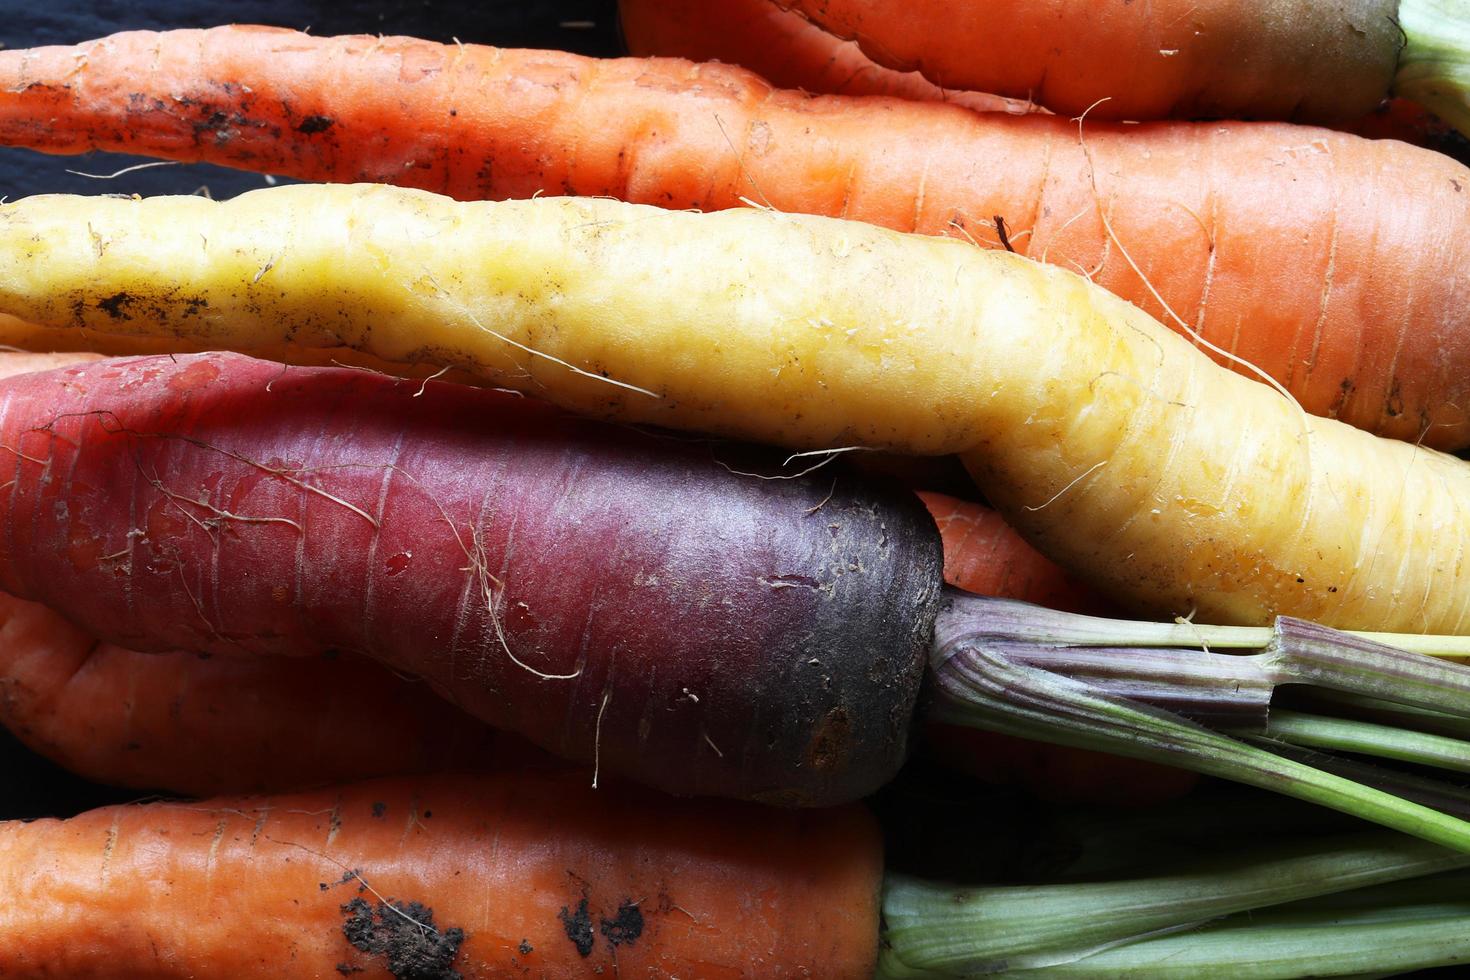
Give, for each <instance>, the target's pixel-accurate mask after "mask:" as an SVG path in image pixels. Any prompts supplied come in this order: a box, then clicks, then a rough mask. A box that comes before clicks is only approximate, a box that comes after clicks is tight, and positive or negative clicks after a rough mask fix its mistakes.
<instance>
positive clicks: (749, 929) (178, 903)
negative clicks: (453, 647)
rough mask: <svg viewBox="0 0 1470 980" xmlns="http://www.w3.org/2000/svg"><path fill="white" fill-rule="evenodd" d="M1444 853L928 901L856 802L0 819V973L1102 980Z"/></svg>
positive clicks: (1419, 872)
mask: <svg viewBox="0 0 1470 980" xmlns="http://www.w3.org/2000/svg"><path fill="white" fill-rule="evenodd" d="M1467 860H1470V859H1467V857H1466V856H1465V855H1464V854H1459V853H1455V852H1453V851H1447V850H1445V849H1444V848H1440V847H1436V846H1432V845H1428V844H1425V843H1423V842H1421V841H1415V840H1412V839H1410V838H1405V837H1402V836H1401V835H1394V834H1387V835H1386V834H1377V835H1348V836H1344V835H1335V836H1330V837H1327V838H1325V839H1321V840H1314V841H1312V842H1311V843H1310V844H1307V845H1296V846H1293V847H1290V848H1282V847H1280V846H1277V847H1275V848H1253V849H1251V850H1248V851H1245V852H1243V853H1235V854H1232V855H1231V856H1230V857H1229V859H1228V863H1226V862H1223V861H1220V860H1218V859H1217V860H1215V861H1212V862H1206V863H1203V864H1201V863H1196V864H1194V865H1191V866H1186V867H1182V868H1177V869H1170V871H1169V872H1168V873H1166V874H1161V875H1159V876H1157V877H1154V878H1143V879H1135V880H1124V881H1093V882H1086V883H1081V884H1073V885H1028V886H1019V887H1005V886H1000V887H995V886H988V887H987V886H977V885H975V884H961V885H940V884H936V883H934V882H929V881H924V880H917V879H913V878H909V877H907V876H905V875H903V874H899V873H893V872H889V871H885V869H884V868H883V865H882V855H881V852H880V847H879V840H878V833H877V828H876V827H875V825H874V823H873V821H872V819H871V818H870V817H868V816H867V815H866V814H864V813H863V812H862V811H861V810H860V809H857V808H841V809H829V810H824V811H818V812H812V811H806V812H794V811H787V812H770V811H763V810H756V809H754V808H751V807H749V806H736V805H731V804H730V803H728V802H721V803H719V804H714V803H708V802H706V803H697V802H690V801H680V800H673V799H667V798H658V799H655V798H652V797H648V796H643V795H640V794H633V793H626V792H608V791H602V792H598V793H595V794H594V793H593V792H592V791H591V790H589V789H588V787H587V786H586V784H585V782H583V781H581V780H580V779H573V778H567V777H547V776H540V777H530V776H526V775H514V776H510V775H506V776H501V777H497V778H487V777H462V776H461V777H454V776H449V777H421V778H417V779H400V780H394V781H378V782H373V783H366V784H360V785H356V786H349V787H344V788H338V789H330V790H325V791H319V792H315V793H309V794H297V795H293V796H279V797H264V798H261V797H253V798H251V797H247V798H243V799H240V798H224V799H213V800H208V801H205V802H201V803H191V804H177V803H157V804H150V805H145V806H136V805H135V806H117V807H109V808H105V809H101V810H95V811H92V812H89V813H85V814H82V815H81V816H78V817H75V818H72V819H70V820H66V821H58V820H38V821H34V822H30V823H14V822H12V823H6V824H0V887H3V888H4V889H5V894H6V895H7V896H8V901H6V902H5V903H4V905H3V906H0V973H3V974H4V975H5V976H6V977H14V978H18V980H33V978H40V977H54V976H65V977H68V978H79V980H80V978H92V977H117V976H128V977H144V976H146V977H150V978H159V980H166V978H186V977H200V976H211V977H212V976H220V977H232V978H241V980H249V978H257V977H270V978H275V977H280V976H283V975H288V976H291V977H309V978H329V977H335V976H354V975H359V974H360V975H361V976H363V977H364V978H373V980H376V978H386V977H389V976H392V977H394V978H395V980H480V978H488V977H509V976H536V977H554V978H563V977H568V978H569V977H582V976H597V975H602V976H629V977H631V976H639V977H645V976H646V977H676V976H683V977H701V978H703V977H708V978H711V980H726V978H728V980H734V978H738V977H775V978H790V977H833V978H848V977H852V978H857V977H869V976H874V975H877V976H881V977H912V976H970V975H974V974H976V973H980V972H989V971H991V970H993V969H994V967H995V965H996V964H1000V963H1010V962H1022V963H1026V962H1048V961H1061V962H1065V963H1068V964H1069V965H1071V966H1072V967H1073V969H1074V970H1076V969H1080V970H1081V971H1082V975H1085V976H1115V975H1116V973H1109V972H1104V971H1103V970H1093V971H1089V970H1088V967H1089V964H1088V963H1087V958H1088V957H1089V955H1090V954H1093V953H1095V952H1096V950H1098V949H1100V948H1101V949H1108V948H1111V947H1115V946H1118V945H1121V944H1123V943H1126V942H1128V941H1130V940H1135V939H1137V938H1138V937H1139V936H1146V935H1148V934H1150V933H1153V932H1167V931H1176V930H1178V929H1180V928H1183V927H1187V926H1189V925H1192V924H1194V923H1196V922H1198V921H1208V920H1211V919H1214V918H1217V917H1219V916H1222V915H1227V914H1229V913H1233V912H1243V911H1246V910H1251V909H1256V908H1259V907H1262V906H1270V905H1275V904H1279V903H1282V902H1288V901H1292V900H1296V899H1303V898H1308V897H1312V896H1320V895H1330V894H1333V893H1335V892H1339V891H1342V890H1345V889H1353V888H1360V887H1363V886H1365V885H1371V884H1375V883H1379V882H1392V881H1402V880H1406V879H1415V878H1418V877H1421V876H1424V875H1429V874H1435V873H1437V872H1444V871H1449V870H1453V869H1456V868H1461V867H1463V866H1464V865H1465V864H1466V862H1467ZM1443 924H1444V920H1443V919H1441V920H1440V921H1438V922H1428V923H1425V924H1424V925H1423V926H1422V927H1421V928H1419V929H1417V930H1414V934H1412V935H1411V936H1410V937H1405V939H1408V940H1409V941H1408V942H1404V943H1402V945H1404V946H1406V947H1407V949H1406V950H1405V951H1400V950H1399V949H1398V948H1393V949H1390V950H1383V951H1376V952H1377V955H1374V954H1375V950H1374V949H1373V948H1372V946H1371V945H1369V947H1368V948H1367V949H1366V950H1365V949H1360V948H1358V946H1359V944H1354V945H1353V948H1351V949H1350V950H1349V951H1348V952H1347V953H1346V954H1345V955H1344V956H1342V957H1338V958H1334V957H1331V956H1326V957H1324V956H1321V955H1320V953H1318V954H1317V955H1316V957H1315V958H1314V963H1315V964H1316V969H1317V970H1318V971H1319V972H1320V973H1322V974H1323V975H1329V974H1335V973H1338V972H1344V971H1343V970H1342V966H1343V965H1344V964H1351V965H1352V966H1355V967H1356V968H1357V969H1358V970H1359V971H1363V970H1366V971H1368V972H1391V971H1392V969H1393V968H1412V967H1415V966H1433V965H1437V964H1440V963H1448V962H1453V961H1455V960H1456V959H1458V958H1462V957H1463V956H1464V948H1465V946H1466V943H1465V941H1464V939H1463V936H1461V935H1460V933H1462V932H1463V930H1458V929H1449V930H1445V929H1444V925H1443ZM1445 933H1449V934H1451V935H1450V938H1448V939H1446V938H1445ZM1332 937H1333V934H1332V933H1331V932H1329V933H1328V934H1327V937H1326V938H1332ZM1336 938H1337V940H1338V941H1339V942H1341V941H1342V940H1343V939H1345V938H1347V937H1346V936H1345V935H1343V933H1342V930H1339V932H1338V935H1337V936H1336ZM1415 940H1417V941H1415ZM1237 942H1238V943H1239V940H1237ZM1267 945H1269V944H1267ZM1398 945H1400V944H1399V943H1395V944H1394V946H1395V947H1397V946H1398ZM1130 948H1131V947H1130ZM1263 952H1265V951H1264V950H1261V949H1258V948H1256V944H1252V943H1250V942H1249V941H1248V940H1247V941H1246V943H1245V945H1244V948H1240V947H1239V946H1237V949H1236V950H1234V951H1231V952H1224V953H1221V954H1219V955H1220V956H1221V958H1222V959H1221V962H1223V963H1228V964H1236V963H1240V964H1248V963H1250V962H1252V960H1253V959H1254V958H1258V956H1259V955H1260V954H1261V953H1263ZM1252 954H1256V956H1254V957H1253V956H1252ZM1176 955H1177V953H1176ZM1278 955H1279V954H1278ZM1079 961H1080V962H1079ZM1231 975H1237V974H1234V973H1232V974H1231Z"/></svg>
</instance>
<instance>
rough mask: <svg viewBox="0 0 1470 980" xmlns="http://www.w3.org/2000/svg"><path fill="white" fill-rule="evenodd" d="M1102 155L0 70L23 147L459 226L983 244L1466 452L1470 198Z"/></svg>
mask: <svg viewBox="0 0 1470 980" xmlns="http://www.w3.org/2000/svg"><path fill="white" fill-rule="evenodd" d="M144 65H146V66H147V68H146V70H144V69H143V68H141V67H140V66H144ZM1084 136H1085V140H1079V135H1078V129H1077V126H1076V125H1075V124H1074V123H1072V122H1070V121H1068V120H1067V119H1064V118H1060V117H1052V116H1045V115H1039V114H1033V115H1028V116H1011V115H1007V114H1004V113H989V114H983V115H982V114H977V113H971V112H967V111H965V110H963V109H960V108H958V107H955V106H948V105H939V104H932V103H922V104H921V103H910V102H904V101H897V100H884V99H848V98H842V97H837V96H830V97H808V96H806V95H803V94H801V93H795V92H784V91H773V90H772V89H771V88H770V87H769V86H768V85H766V84H765V83H763V82H761V81H760V80H759V79H758V78H757V77H756V76H754V75H752V74H750V73H749V72H746V71H742V70H740V69H736V68H731V67H728V66H721V65H692V64H689V63H687V62H682V61H673V60H651V61H643V60H635V59H625V60H615V61H598V60H594V59H588V58H582V57H578V56H575V55H569V54H559V53H554V52H535V51H503V50H496V49H489V48H480V47H474V46H453V45H450V46H443V45H437V44H431V43H428V42H423V41H415V40H412V39H405V38H364V37H346V38H314V37H309V36H307V35H303V34H298V33H295V32H290V31H280V30H274V29H264V28H244V27H232V28H218V29H214V30H211V31H178V32H170V33H166V34H148V33H137V34H122V35H115V36H113V37H111V38H106V39H103V40H101V41H97V42H93V43H90V44H87V45H82V46H79V47H76V48H40V49H34V50H29V51H24V50H14V51H4V52H0V141H3V142H7V143H14V144H23V145H27V146H32V147H35V148H38V149H44V150H49V151H52V152H59V153H75V152H81V151H84V150H88V149H92V148H106V149H114V150H124V151H131V152H139V153H147V154H152V155H157V156H165V157H170V158H174V159H189V160H210V161H213V162H216V163H225V164H234V165H237V166H246V167H252V168H258V169H262V170H266V171H271V172H275V173H281V174H289V175H292V176H297V177H306V178H312V179H331V180H344V181H346V180H388V181H393V182H397V183H402V184H410V185H414V186H419V187H426V188H430V189H434V190H441V191H447V192H449V193H451V194H453V195H455V196H457V197H461V198H481V197H496V198H502V197H529V196H531V195H533V194H535V193H537V192H542V191H548V192H555V193H561V192H567V193H575V194H584V195H609V196H614V197H621V198H626V199H630V200H634V201H641V202H646V203H653V204H659V205H664V206H667V207H672V208H686V207H692V208H702V209H705V210H711V209H717V208H727V207H734V206H739V205H740V204H741V201H742V199H750V200H755V201H758V202H761V203H768V204H770V205H771V206H773V207H775V208H777V209H779V210H783V211H805V212H813V213H821V214H840V215H844V216H847V217H850V218H857V219H861V220H864V221H869V222H873V223H876V224H882V225H887V226H890V227H895V228H899V229H901V230H916V231H921V232H926V233H930V234H948V235H954V236H968V237H971V238H973V239H975V240H977V241H978V242H979V243H980V244H982V245H985V246H987V247H994V248H999V247H1003V246H1005V245H1009V246H1010V247H1011V248H1013V249H1015V250H1016V251H1019V252H1023V253H1026V254H1028V255H1030V256H1033V257H1035V258H1039V259H1045V260H1047V261H1049V262H1052V263H1055V264H1059V265H1064V266H1067V267H1070V268H1076V269H1080V270H1082V271H1084V272H1086V273H1088V274H1090V275H1091V276H1092V277H1093V278H1094V279H1095V280H1096V281H1097V282H1098V283H1100V284H1101V285H1103V286H1106V287H1107V288H1109V289H1111V290H1112V291H1113V292H1115V293H1118V294H1120V295H1122V296H1124V297H1126V298H1129V299H1131V300H1133V301H1135V302H1137V303H1139V304H1140V305H1142V306H1143V307H1145V308H1146V309H1147V310H1148V311H1149V312H1150V313H1151V314H1154V315H1155V316H1158V317H1160V318H1162V319H1164V320H1165V321H1166V322H1169V323H1171V324H1174V325H1175V326H1176V327H1178V324H1177V323H1176V322H1175V321H1174V320H1173V318H1172V316H1171V312H1172V313H1173V314H1177V316H1178V317H1179V318H1180V319H1181V320H1182V321H1183V322H1184V323H1186V324H1188V325H1189V327H1191V328H1193V329H1196V330H1198V331H1199V332H1200V333H1201V334H1202V335H1203V336H1204V337H1205V338H1206V339H1208V340H1209V341H1210V342H1211V343H1213V344H1216V345H1219V346H1220V347H1222V348H1224V349H1226V350H1229V351H1231V352H1233V353H1234V354H1235V355H1238V356H1239V357H1242V358H1245V359H1247V360H1250V361H1252V362H1254V363H1256V364H1257V365H1259V366H1260V367H1261V368H1262V369H1264V370H1265V371H1266V372H1268V373H1269V374H1271V375H1273V376H1274V377H1276V378H1278V379H1280V380H1281V381H1282V382H1283V383H1284V384H1285V385H1286V386H1287V388H1289V389H1290V390H1291V391H1292V392H1293V394H1294V395H1295V396H1296V398H1297V399H1298V400H1299V401H1300V402H1301V404H1302V405H1303V407H1305V408H1306V409H1307V410H1308V411H1310V412H1313V413H1316V414H1321V415H1328V416H1334V417H1337V418H1340V419H1342V420H1343V421H1346V422H1349V423H1351V424H1353V425H1356V426H1359V427H1360V428H1365V429H1369V430H1371V431H1375V432H1378V433H1380V434H1384V435H1391V436H1396V437H1399V438H1403V439H1408V440H1417V439H1422V440H1423V442H1424V443H1425V444H1427V445H1430V446H1434V447H1437V448H1444V449H1453V448H1457V447H1463V446H1465V445H1467V444H1470V296H1467V288H1470V287H1467V286H1466V280H1465V278H1464V276H1463V275H1462V272H1461V270H1462V269H1463V268H1464V267H1465V265H1466V259H1465V256H1464V255H1463V250H1464V249H1465V248H1466V247H1470V246H1467V244H1466V243H1470V169H1467V168H1465V167H1463V166H1461V165H1460V164H1458V163H1456V162H1454V161H1452V160H1449V159H1447V158H1445V157H1443V156H1441V155H1439V154H1436V153H1431V152H1428V151H1425V150H1420V149H1416V148H1414V147H1410V146H1406V145H1403V144H1401V143H1398V142H1395V141H1390V140H1381V141H1372V140H1364V139H1361V138H1358V137H1353V136H1348V135H1344V134H1341V133H1335V132H1329V131H1323V130H1315V129H1304V128H1298V127H1292V126H1287V125H1284V124H1245V123H1220V124H1209V125H1202V124H1185V123H1176V124H1155V125H1149V126H1105V125H1088V127H1087V128H1086V130H1085V132H1084ZM1104 218H1106V219H1107V223H1106V225H1105V224H1104ZM1135 266H1136V268H1135ZM1155 289H1156V290H1157V294H1158V298H1157V299H1156V298H1155V295H1154V290H1155ZM1165 304H1167V308H1168V311H1171V312H1166V310H1165Z"/></svg>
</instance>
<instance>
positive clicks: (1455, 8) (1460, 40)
mask: <svg viewBox="0 0 1470 980" xmlns="http://www.w3.org/2000/svg"><path fill="white" fill-rule="evenodd" d="M1398 21H1399V27H1401V28H1402V29H1403V32H1404V48H1403V50H1402V51H1400V52H1399V67H1398V73H1397V74H1396V75H1395V76H1394V83H1393V84H1394V94H1395V95H1401V96H1403V97H1405V98H1407V99H1412V100H1414V101H1415V102H1418V103H1419V104H1420V105H1422V106H1424V107H1425V108H1427V109H1429V110H1430V111H1431V112H1433V113H1434V114H1435V115H1437V116H1439V117H1440V118H1441V119H1443V120H1444V121H1445V122H1448V123H1449V124H1451V125H1452V126H1454V127H1455V128H1456V129H1458V130H1460V132H1462V133H1470V2H1467V0H1400V3H1399V15H1398Z"/></svg>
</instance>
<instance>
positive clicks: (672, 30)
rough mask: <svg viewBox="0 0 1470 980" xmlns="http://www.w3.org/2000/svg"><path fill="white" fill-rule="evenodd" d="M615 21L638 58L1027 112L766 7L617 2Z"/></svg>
mask: <svg viewBox="0 0 1470 980" xmlns="http://www.w3.org/2000/svg"><path fill="white" fill-rule="evenodd" d="M618 18H619V22H620V23H621V24H622V28H623V39H624V40H625V41H626V42H627V44H628V50H629V52H630V53H632V54H634V55H636V56H638V57H675V58H688V59H689V60H690V61H723V62H725V63H726V64H731V65H740V66H742V67H745V68H749V69H750V70H751V71H753V72H755V73H756V74H758V75H760V76H761V77H762V78H764V79H766V80H767V81H768V82H770V83H772V84H773V85H776V86H778V87H780V88H799V89H805V90H806V91H808V92H825V93H829V94H832V95H887V96H892V97H894V98H899V99H918V100H941V101H945V102H953V103H954V104H955V105H960V106H964V107H965V108H966V109H973V110H975V111H976V112H1015V113H1024V112H1030V111H1032V109H1033V108H1034V107H1033V106H1032V105H1031V103H1029V102H1025V101H1021V100H1018V99H1007V98H1002V97H1001V96H998V95H989V94H987V93H985V92H971V91H967V90H954V91H952V90H949V89H944V88H941V87H939V86H938V85H935V84H934V83H933V82H931V81H929V80H928V79H927V78H925V77H924V76H923V75H920V74H919V73H918V72H899V71H894V70H893V69H891V68H884V67H882V66H881V65H878V64H875V63H874V62H873V61H871V60H869V58H868V56H867V55H865V54H863V53H862V51H861V50H859V49H858V46H857V45H856V44H855V43H852V42H847V41H841V40H839V39H837V38H834V37H833V36H832V35H830V34H828V33H827V32H826V31H824V30H822V29H821V28H820V27H817V26H816V25H815V24H812V23H811V22H810V21H808V20H806V19H805V18H802V17H800V16H797V15H796V14H793V13H791V12H789V11H785V10H782V9H781V8H780V7H777V6H776V5H775V4H773V3H771V2H769V0H721V2H720V3H695V4H691V3H684V2H681V0H620V2H619V3H618Z"/></svg>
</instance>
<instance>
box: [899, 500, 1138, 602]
mask: <svg viewBox="0 0 1470 980" xmlns="http://www.w3.org/2000/svg"><path fill="white" fill-rule="evenodd" d="M919 499H920V500H922V501H924V506H925V507H927V508H928V509H929V513H930V515H932V516H933V518H934V522H935V523H936V524H937V525H939V534H940V537H941V538H943V540H944V580H945V581H946V582H948V583H949V584H950V585H953V586H955V587H957V588H961V589H964V590H965V591H966V592H974V593H976V594H978V595H994V596H1002V597H1004V598H1007V599H1020V600H1022V601H1023V602H1034V603H1036V604H1037V605H1038V606H1047V607H1048V608H1051V609H1065V610H1067V611H1068V612H1080V613H1088V614H1091V615H1097V616H1104V615H1116V614H1117V612H1118V610H1117V607H1116V606H1115V605H1114V604H1113V603H1110V602H1108V601H1107V600H1106V599H1104V598H1103V597H1102V596H1099V595H1097V594H1096V593H1095V592H1093V591H1092V590H1091V589H1089V588H1088V587H1087V586H1086V585H1084V584H1083V583H1082V582H1079V581H1078V580H1077V579H1076V578H1074V577H1073V576H1072V575H1070V574H1068V572H1067V571H1066V569H1064V568H1062V567H1061V566H1060V565H1057V564H1056V563H1055V562H1053V561H1051V560H1050V559H1049V558H1047V557H1045V556H1044V555H1042V554H1041V552H1039V551H1037V550H1036V549H1035V548H1033V547H1031V546H1030V545H1029V544H1027V543H1026V542H1025V540H1023V539H1022V537H1021V536H1020V535H1019V534H1017V533H1016V532H1015V530H1013V529H1012V528H1011V526H1010V525H1009V524H1007V523H1006V522H1005V518H1003V517H1001V516H1000V515H999V514H998V513H996V512H995V511H993V510H991V509H990V508H989V507H986V506H984V505H982V504H977V503H974V502H972V501H968V500H959V499H957V498H955V497H950V496H947V495H945V494H942V493H929V492H920V493H919Z"/></svg>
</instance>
